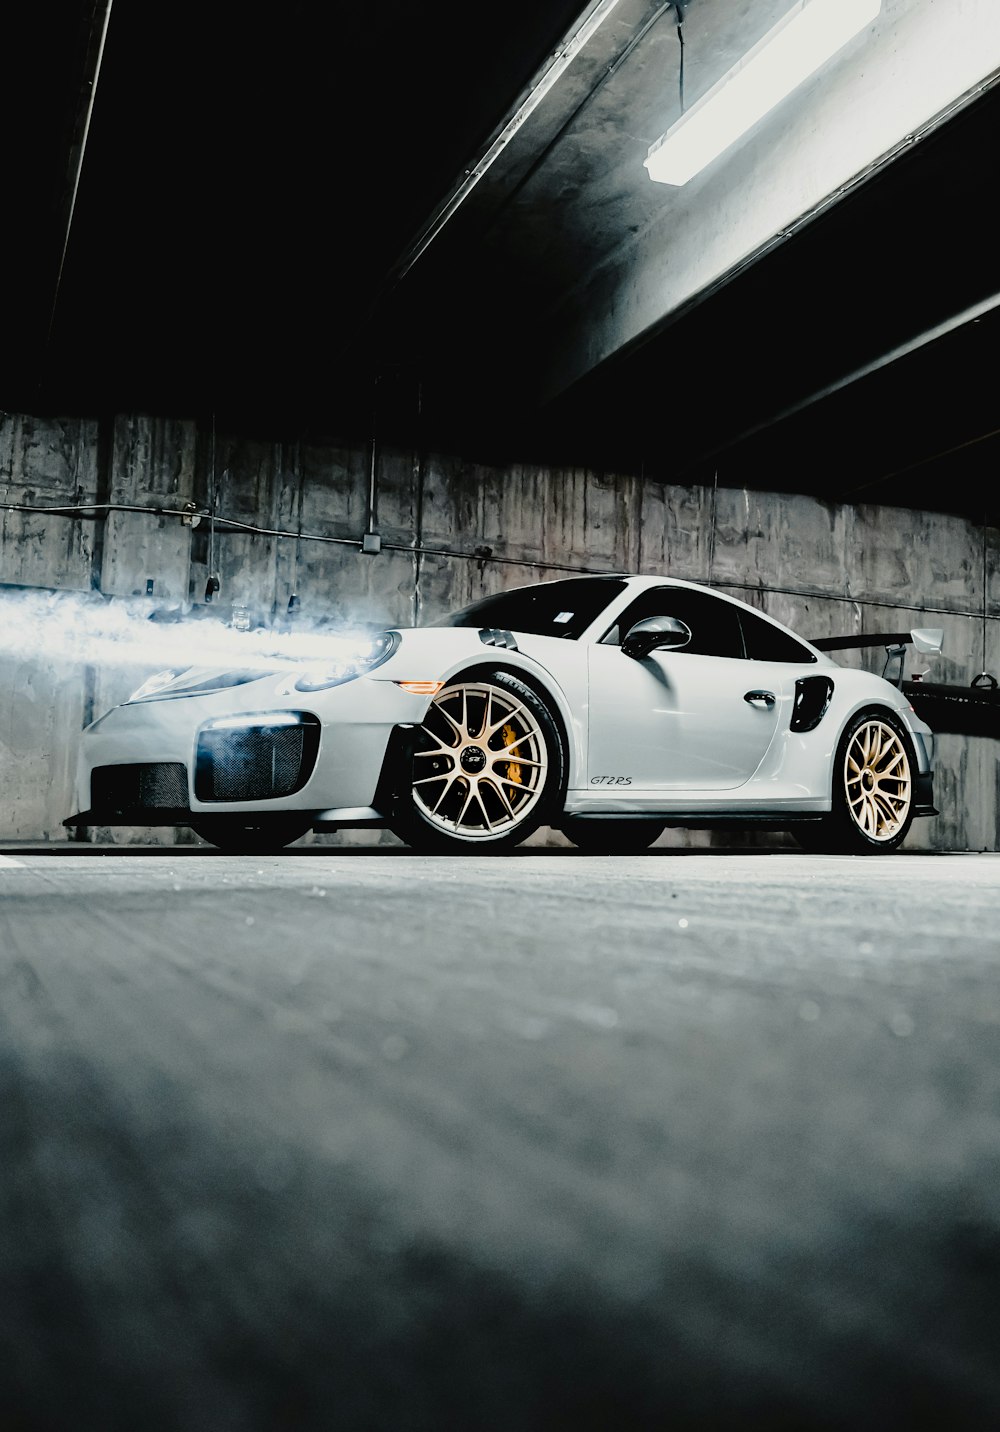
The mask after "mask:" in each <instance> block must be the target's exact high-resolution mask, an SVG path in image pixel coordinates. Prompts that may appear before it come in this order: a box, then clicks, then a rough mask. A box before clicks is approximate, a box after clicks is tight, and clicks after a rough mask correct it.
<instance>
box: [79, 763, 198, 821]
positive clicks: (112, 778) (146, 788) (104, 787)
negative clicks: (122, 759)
mask: <svg viewBox="0 0 1000 1432" xmlns="http://www.w3.org/2000/svg"><path fill="white" fill-rule="evenodd" d="M187 803H188V787H187V769H186V767H184V766H183V765H181V763H180V762H173V761H155V762H149V763H146V764H142V765H131V766H95V767H94V769H93V771H91V773H90V804H91V806H92V807H93V809H94V810H95V811H102V812H105V813H107V814H108V815H114V814H118V815H127V814H128V813H130V812H136V813H138V812H141V811H145V810H184V809H186V808H187Z"/></svg>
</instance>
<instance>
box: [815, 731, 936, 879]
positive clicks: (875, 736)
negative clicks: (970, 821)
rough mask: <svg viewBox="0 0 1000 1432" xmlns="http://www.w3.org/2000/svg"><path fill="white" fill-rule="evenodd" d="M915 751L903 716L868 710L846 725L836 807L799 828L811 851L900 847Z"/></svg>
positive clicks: (870, 851)
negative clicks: (899, 717) (903, 723)
mask: <svg viewBox="0 0 1000 1432" xmlns="http://www.w3.org/2000/svg"><path fill="white" fill-rule="evenodd" d="M914 769H915V756H914V752H913V746H912V744H911V742H910V738H909V736H908V735H907V734H906V731H905V730H904V728H903V726H902V724H901V723H900V721H899V720H898V719H897V718H896V717H895V716H893V715H892V714H891V713H890V712H888V711H864V712H861V714H860V715H858V716H856V717H855V718H854V720H853V721H852V722H851V723H850V725H849V726H848V727H847V729H846V731H845V732H844V734H843V736H842V737H841V739H840V744H839V745H838V747H837V755H836V759H835V761H834V768H833V808H832V810H831V812H830V814H829V816H827V817H825V818H824V819H823V820H822V821H818V822H810V824H809V825H808V826H804V827H802V833H801V834H799V832H798V831H796V832H795V834H796V836H797V838H798V839H799V840H800V842H801V843H802V844H803V845H804V846H805V847H806V849H809V850H827V851H833V852H840V853H843V854H849V855H885V854H888V853H889V852H890V851H893V850H898V848H899V847H900V846H901V845H902V843H903V841H904V840H905V839H906V835H907V833H908V831H909V829H910V826H911V824H912V822H913V773H914Z"/></svg>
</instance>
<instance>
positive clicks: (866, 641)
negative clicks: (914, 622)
mask: <svg viewBox="0 0 1000 1432" xmlns="http://www.w3.org/2000/svg"><path fill="white" fill-rule="evenodd" d="M943 642H944V630H943V628H941V627H914V628H912V629H911V630H910V631H884V632H876V633H875V634H874V635H870V636H865V635H862V636H821V637H817V639H816V640H815V641H814V642H811V643H810V644H811V645H812V646H814V647H816V649H817V651H847V650H849V649H851V648H854V649H857V648H858V647H864V646H884V647H885V666H884V667H883V669H882V675H883V676H884V677H885V679H886V681H891V682H892V684H893V685H894V686H899V687H902V685H903V660H904V658H905V656H906V648H907V647H908V646H912V647H913V649H914V650H915V651H922V652H926V653H927V654H928V655H934V656H937V655H938V654H939V653H940V651H941V646H942V643H943ZM893 663H895V670H892V668H893ZM890 671H892V675H891V676H890V674H889V673H890Z"/></svg>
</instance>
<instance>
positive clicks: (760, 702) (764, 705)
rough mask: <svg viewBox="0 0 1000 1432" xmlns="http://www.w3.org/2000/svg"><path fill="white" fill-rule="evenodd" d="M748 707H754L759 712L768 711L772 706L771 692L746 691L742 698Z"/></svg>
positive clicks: (772, 694)
mask: <svg viewBox="0 0 1000 1432" xmlns="http://www.w3.org/2000/svg"><path fill="white" fill-rule="evenodd" d="M743 700H744V701H746V702H747V703H748V704H749V705H750V706H756V707H757V709H758V710H760V711H770V709H771V707H772V706H773V705H774V692H773V691H748V692H747V694H746V695H745V696H744V698H743Z"/></svg>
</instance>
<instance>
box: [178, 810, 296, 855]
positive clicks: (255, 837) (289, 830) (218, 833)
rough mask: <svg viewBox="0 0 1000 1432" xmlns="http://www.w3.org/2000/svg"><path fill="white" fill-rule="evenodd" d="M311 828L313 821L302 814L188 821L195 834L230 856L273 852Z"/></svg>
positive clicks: (241, 816) (213, 816)
mask: <svg viewBox="0 0 1000 1432" xmlns="http://www.w3.org/2000/svg"><path fill="white" fill-rule="evenodd" d="M311 828H312V820H311V819H310V818H309V817H308V816H301V815H269V816H247V815H206V816H202V817H201V818H200V819H199V820H197V821H191V829H192V830H193V831H194V833H195V835H200V836H201V838H202V840H207V841H208V842H209V844H210V845H214V846H217V847H218V849H219V850H225V851H226V852H227V853H229V854H230V855H268V854H273V853H274V852H276V851H279V850H284V848H285V846H286V845H291V843H292V841H293V840H299V839H300V838H301V837H302V836H303V835H305V833H306V831H308V830H310V829H311Z"/></svg>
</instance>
